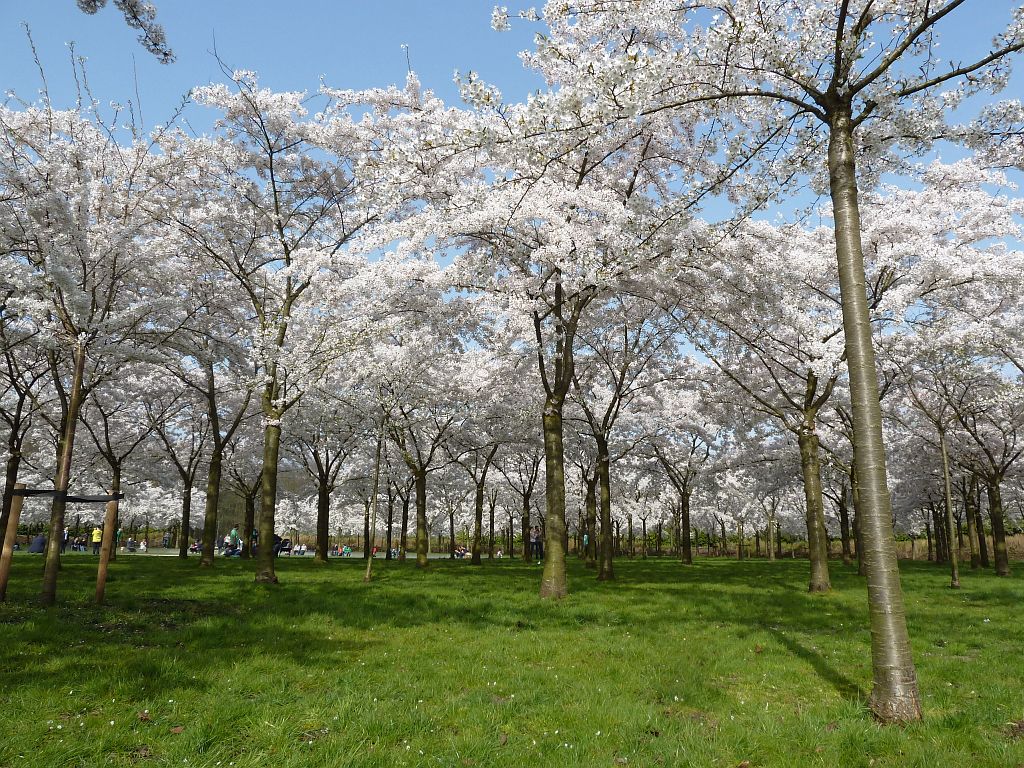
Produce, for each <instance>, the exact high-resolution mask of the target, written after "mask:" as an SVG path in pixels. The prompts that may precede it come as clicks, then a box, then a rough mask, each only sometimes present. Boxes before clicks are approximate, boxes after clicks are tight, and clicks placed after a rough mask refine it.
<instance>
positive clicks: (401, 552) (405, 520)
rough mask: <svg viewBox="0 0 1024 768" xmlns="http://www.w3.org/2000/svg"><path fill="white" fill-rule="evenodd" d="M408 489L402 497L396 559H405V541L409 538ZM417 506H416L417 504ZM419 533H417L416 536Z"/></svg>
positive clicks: (424, 514) (424, 512)
mask: <svg viewBox="0 0 1024 768" xmlns="http://www.w3.org/2000/svg"><path fill="white" fill-rule="evenodd" d="M408 491H409V489H408V488H407V489H406V494H405V496H403V497H402V536H401V538H400V539H399V541H400V544H399V546H398V559H399V560H405V549H406V543H407V542H408V540H409V493H408ZM423 492H424V496H426V487H424V489H423ZM417 508H418V506H417ZM423 517H424V518H426V507H425V506H424V510H423ZM418 537H419V534H417V538H418Z"/></svg>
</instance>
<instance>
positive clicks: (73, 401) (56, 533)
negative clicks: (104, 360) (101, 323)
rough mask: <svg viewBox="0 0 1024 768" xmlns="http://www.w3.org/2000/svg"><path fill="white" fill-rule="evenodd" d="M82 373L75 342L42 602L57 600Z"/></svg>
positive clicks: (81, 349) (81, 353) (81, 352)
mask: <svg viewBox="0 0 1024 768" xmlns="http://www.w3.org/2000/svg"><path fill="white" fill-rule="evenodd" d="M84 376H85V345H84V344H83V343H78V344H77V345H76V346H75V371H74V374H73V375H72V378H71V392H70V393H69V394H68V412H67V414H65V421H64V434H63V435H62V437H61V452H60V463H59V464H58V466H57V476H56V478H55V479H54V483H53V489H54V491H56V493H55V494H54V496H53V505H52V506H51V507H50V539H49V541H47V542H46V564H45V565H44V566H43V590H42V594H41V595H40V601H41V602H42V604H43V605H53V604H54V603H55V602H57V574H58V573H59V572H60V545H61V540H62V539H63V537H64V513H65V511H66V510H67V506H68V502H67V498H66V494H67V491H68V483H69V482H70V481H71V459H72V457H73V455H74V452H75V429H76V427H77V426H78V414H79V412H80V411H81V409H82V379H83V378H84Z"/></svg>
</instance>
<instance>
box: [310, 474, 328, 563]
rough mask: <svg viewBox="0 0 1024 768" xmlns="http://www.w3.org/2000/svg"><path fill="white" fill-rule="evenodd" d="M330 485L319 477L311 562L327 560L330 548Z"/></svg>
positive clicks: (324, 561)
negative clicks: (314, 548) (314, 539)
mask: <svg viewBox="0 0 1024 768" xmlns="http://www.w3.org/2000/svg"><path fill="white" fill-rule="evenodd" d="M330 524H331V485H330V480H329V479H328V478H326V477H321V478H319V481H318V482H317V486H316V553H315V554H314V555H313V562H316V563H326V562H328V555H329V552H328V550H329V549H330V548H331V529H330Z"/></svg>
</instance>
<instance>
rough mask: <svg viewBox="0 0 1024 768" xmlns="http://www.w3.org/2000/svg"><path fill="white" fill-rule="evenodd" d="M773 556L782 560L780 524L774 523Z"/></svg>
mask: <svg viewBox="0 0 1024 768" xmlns="http://www.w3.org/2000/svg"><path fill="white" fill-rule="evenodd" d="M775 548H776V552H775V554H776V555H777V556H778V558H779V559H780V560H781V559H782V523H778V522H777V523H775Z"/></svg>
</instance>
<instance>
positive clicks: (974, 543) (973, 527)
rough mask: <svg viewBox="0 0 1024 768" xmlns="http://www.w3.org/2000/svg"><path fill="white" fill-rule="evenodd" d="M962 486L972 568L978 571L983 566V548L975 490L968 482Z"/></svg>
mask: <svg viewBox="0 0 1024 768" xmlns="http://www.w3.org/2000/svg"><path fill="white" fill-rule="evenodd" d="M961 488H962V489H963V497H964V517H966V518H967V541H968V543H969V544H970V547H971V570H972V571H976V570H978V569H979V568H981V549H980V547H979V544H978V525H977V522H978V521H977V516H978V508H977V504H976V502H975V495H974V491H973V490H971V489H970V488H969V487H968V486H967V484H966V483H964V484H963V485H962V486H961Z"/></svg>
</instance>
